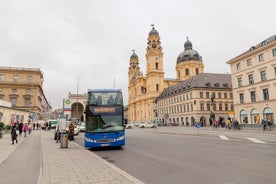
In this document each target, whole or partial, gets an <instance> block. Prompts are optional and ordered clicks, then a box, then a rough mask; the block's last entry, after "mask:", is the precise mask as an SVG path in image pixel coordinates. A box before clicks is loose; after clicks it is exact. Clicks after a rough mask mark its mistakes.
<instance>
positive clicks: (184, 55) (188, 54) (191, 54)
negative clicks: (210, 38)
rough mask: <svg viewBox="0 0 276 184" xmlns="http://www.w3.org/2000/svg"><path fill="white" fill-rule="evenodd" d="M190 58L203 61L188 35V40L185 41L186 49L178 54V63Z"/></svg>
mask: <svg viewBox="0 0 276 184" xmlns="http://www.w3.org/2000/svg"><path fill="white" fill-rule="evenodd" d="M190 60H196V61H202V58H201V56H200V55H199V54H198V52H197V51H195V50H193V44H192V42H191V41H190V40H189V39H188V37H187V41H186V42H185V43H184V51H183V52H181V53H180V54H179V55H178V57H177V61H176V63H180V62H183V61H190Z"/></svg>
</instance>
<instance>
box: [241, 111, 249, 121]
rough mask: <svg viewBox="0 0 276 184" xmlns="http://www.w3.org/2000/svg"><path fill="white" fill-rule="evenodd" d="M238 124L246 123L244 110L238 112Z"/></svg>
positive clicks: (246, 118)
mask: <svg viewBox="0 0 276 184" xmlns="http://www.w3.org/2000/svg"><path fill="white" fill-rule="evenodd" d="M240 122H241V123H248V117H247V112H246V111H245V110H241V112H240Z"/></svg>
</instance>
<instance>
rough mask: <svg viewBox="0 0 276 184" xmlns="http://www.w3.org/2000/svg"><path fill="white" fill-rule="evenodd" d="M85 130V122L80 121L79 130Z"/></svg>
mask: <svg viewBox="0 0 276 184" xmlns="http://www.w3.org/2000/svg"><path fill="white" fill-rule="evenodd" d="M84 131H85V123H84V122H81V123H80V132H84Z"/></svg>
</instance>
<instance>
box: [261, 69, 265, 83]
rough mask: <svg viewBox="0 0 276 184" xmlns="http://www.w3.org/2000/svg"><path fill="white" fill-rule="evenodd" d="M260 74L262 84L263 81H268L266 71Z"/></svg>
mask: <svg viewBox="0 0 276 184" xmlns="http://www.w3.org/2000/svg"><path fill="white" fill-rule="evenodd" d="M260 74H261V81H262V82H263V81H266V73H265V71H264V70H263V71H261V72H260Z"/></svg>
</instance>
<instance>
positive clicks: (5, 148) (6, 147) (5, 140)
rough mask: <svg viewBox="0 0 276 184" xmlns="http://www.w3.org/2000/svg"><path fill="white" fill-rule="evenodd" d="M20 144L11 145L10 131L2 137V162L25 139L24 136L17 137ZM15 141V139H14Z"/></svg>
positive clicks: (0, 150)
mask: <svg viewBox="0 0 276 184" xmlns="http://www.w3.org/2000/svg"><path fill="white" fill-rule="evenodd" d="M17 140H18V144H16V143H15V144H13V145H11V143H12V141H11V135H10V133H9V132H8V133H7V134H4V135H3V137H2V138H1V139H0V164H1V163H2V162H3V161H4V160H6V158H8V156H9V155H10V154H11V153H12V152H13V151H14V150H15V149H16V148H17V147H18V146H19V145H20V144H21V143H22V142H23V141H24V140H25V138H24V136H18V137H17ZM14 142H15V141H14Z"/></svg>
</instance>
